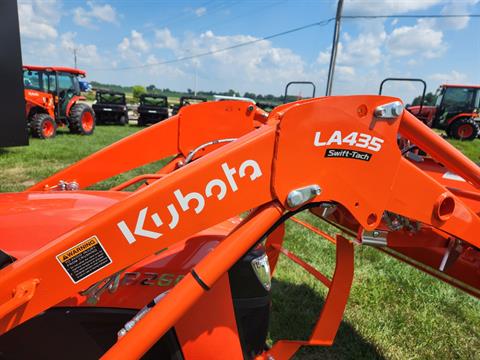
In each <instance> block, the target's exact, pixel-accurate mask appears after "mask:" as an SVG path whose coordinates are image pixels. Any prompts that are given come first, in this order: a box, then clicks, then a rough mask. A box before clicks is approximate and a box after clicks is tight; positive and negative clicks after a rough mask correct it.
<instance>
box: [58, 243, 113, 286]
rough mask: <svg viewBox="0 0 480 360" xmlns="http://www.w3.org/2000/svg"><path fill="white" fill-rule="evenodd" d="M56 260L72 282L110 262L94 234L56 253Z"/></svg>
mask: <svg viewBox="0 0 480 360" xmlns="http://www.w3.org/2000/svg"><path fill="white" fill-rule="evenodd" d="M57 260H58V262H59V263H60V265H61V266H62V267H63V269H64V270H65V271H66V272H67V274H68V275H69V276H70V278H71V279H72V281H73V282H74V283H77V282H79V281H80V280H82V279H84V278H86V277H87V276H89V275H91V274H93V273H94V272H96V271H98V270H100V269H102V268H104V267H105V266H107V265H109V264H111V263H112V260H111V259H110V256H108V254H107V252H106V251H105V249H104V248H103V246H102V244H101V243H100V240H98V238H97V237H96V236H92V237H90V238H88V239H87V240H84V241H82V242H81V243H79V244H77V245H75V246H74V247H71V248H70V249H68V250H65V251H64V252H62V253H61V254H58V255H57Z"/></svg>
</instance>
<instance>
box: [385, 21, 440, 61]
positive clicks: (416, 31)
mask: <svg viewBox="0 0 480 360" xmlns="http://www.w3.org/2000/svg"><path fill="white" fill-rule="evenodd" d="M386 46H387V49H388V50H389V52H390V53H391V54H392V55H394V56H411V55H413V54H415V53H420V54H421V55H422V56H424V57H426V58H428V59H431V58H435V57H439V56H440V55H442V54H443V53H444V52H445V50H446V47H447V45H446V44H445V43H444V42H443V32H442V31H441V30H436V29H435V21H434V20H426V19H420V20H418V21H417V23H416V24H415V25H414V26H401V27H398V28H396V29H394V30H393V31H392V33H391V34H390V35H389V36H388V39H387V43H386Z"/></svg>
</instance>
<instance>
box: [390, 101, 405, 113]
mask: <svg viewBox="0 0 480 360" xmlns="http://www.w3.org/2000/svg"><path fill="white" fill-rule="evenodd" d="M402 112H403V104H402V103H401V102H398V101H396V102H394V105H393V106H392V114H393V115H395V116H400V115H402Z"/></svg>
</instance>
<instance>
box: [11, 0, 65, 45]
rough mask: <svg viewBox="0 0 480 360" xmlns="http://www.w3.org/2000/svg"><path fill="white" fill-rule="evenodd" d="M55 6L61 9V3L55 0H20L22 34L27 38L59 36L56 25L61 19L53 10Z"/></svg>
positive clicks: (44, 38)
mask: <svg viewBox="0 0 480 360" xmlns="http://www.w3.org/2000/svg"><path fill="white" fill-rule="evenodd" d="M55 8H56V9H59V10H60V3H59V2H57V1H55V0H50V1H45V2H43V1H40V0H34V1H31V2H19V4H18V17H19V22H20V34H21V35H22V36H23V37H25V38H29V39H35V40H47V39H55V38H56V37H58V31H57V29H56V25H57V24H58V22H59V21H60V15H59V14H58V13H56V12H54V11H52V10H51V9H55Z"/></svg>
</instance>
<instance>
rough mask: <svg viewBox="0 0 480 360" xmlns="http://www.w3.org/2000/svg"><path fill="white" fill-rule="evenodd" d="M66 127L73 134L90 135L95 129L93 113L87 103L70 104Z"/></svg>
mask: <svg viewBox="0 0 480 360" xmlns="http://www.w3.org/2000/svg"><path fill="white" fill-rule="evenodd" d="M68 128H69V129H70V132H71V133H73V134H81V135H92V134H93V131H94V130H95V113H94V112H93V110H92V108H91V107H90V106H88V105H87V104H82V103H78V104H75V105H73V106H72V109H71V110H70V116H69V117H68Z"/></svg>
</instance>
